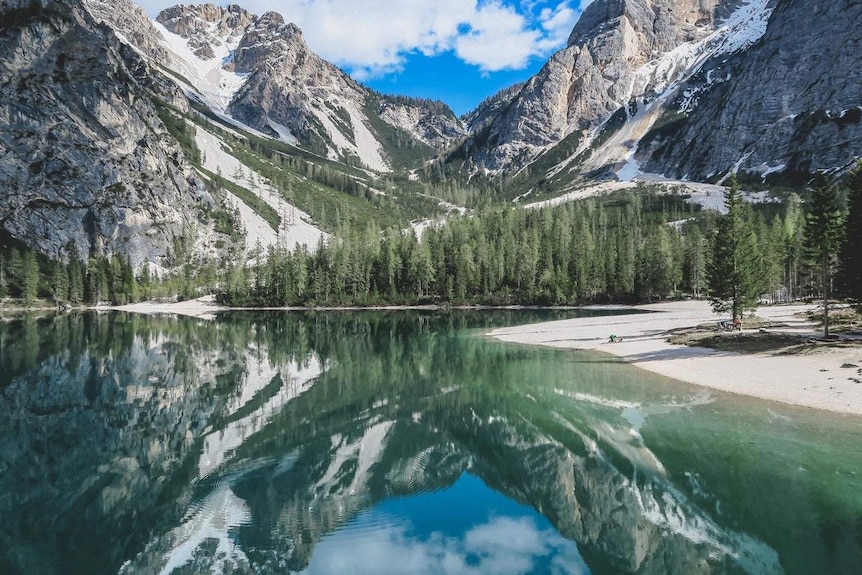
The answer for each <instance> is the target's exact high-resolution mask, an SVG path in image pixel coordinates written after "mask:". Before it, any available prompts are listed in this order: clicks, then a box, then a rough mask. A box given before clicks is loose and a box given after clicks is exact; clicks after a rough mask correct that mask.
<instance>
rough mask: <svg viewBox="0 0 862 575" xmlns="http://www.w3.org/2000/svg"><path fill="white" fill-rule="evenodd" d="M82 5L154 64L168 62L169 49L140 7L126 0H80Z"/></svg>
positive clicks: (165, 63)
mask: <svg viewBox="0 0 862 575" xmlns="http://www.w3.org/2000/svg"><path fill="white" fill-rule="evenodd" d="M84 7H85V8H86V9H87V11H88V12H90V14H91V15H92V16H93V17H94V18H95V19H96V21H98V22H104V23H105V24H107V25H108V26H110V27H111V28H113V29H114V31H115V32H116V33H117V34H118V36H119V37H120V40H122V41H124V42H125V43H127V44H131V45H132V46H135V47H136V48H137V49H138V50H140V51H141V53H142V54H143V55H144V57H146V58H150V59H152V61H153V62H155V63H156V64H158V65H161V66H167V65H168V64H169V63H170V53H169V52H168V50H167V49H166V48H165V47H164V46H163V45H162V43H163V42H164V40H163V39H162V38H161V36H159V35H158V33H157V32H156V31H155V30H153V25H152V24H151V23H150V19H149V18H148V17H147V14H146V13H145V12H144V11H143V9H142V8H141V7H140V6H138V5H137V4H132V3H131V2H128V1H119V2H111V1H109V0H84Z"/></svg>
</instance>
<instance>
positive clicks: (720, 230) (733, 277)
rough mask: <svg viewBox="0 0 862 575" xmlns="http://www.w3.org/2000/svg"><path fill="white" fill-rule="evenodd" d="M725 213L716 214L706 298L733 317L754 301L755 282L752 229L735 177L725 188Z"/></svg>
mask: <svg viewBox="0 0 862 575" xmlns="http://www.w3.org/2000/svg"><path fill="white" fill-rule="evenodd" d="M724 205H725V207H726V208H727V213H726V214H724V215H722V216H721V217H719V218H718V222H717V224H716V232H715V238H714V239H713V243H712V253H711V256H712V257H711V258H710V261H709V263H708V265H707V268H706V271H707V279H708V280H709V289H708V290H707V294H708V295H709V302H710V304H711V305H712V310H713V311H714V312H715V313H727V312H730V313H731V314H732V315H733V319H739V318H740V317H742V313H743V311H745V310H747V309H754V307H756V304H757V296H758V286H759V284H760V282H758V281H757V274H756V265H757V254H756V252H755V247H754V245H755V244H754V237H753V236H754V233H753V231H752V230H751V227H750V226H749V225H748V224H747V222H746V221H745V217H744V211H745V206H744V205H743V199H742V194H741V193H740V191H739V184H738V183H737V181H736V177H735V176H734V177H732V178H731V180H730V187H729V188H728V189H727V190H726V191H725V195H724Z"/></svg>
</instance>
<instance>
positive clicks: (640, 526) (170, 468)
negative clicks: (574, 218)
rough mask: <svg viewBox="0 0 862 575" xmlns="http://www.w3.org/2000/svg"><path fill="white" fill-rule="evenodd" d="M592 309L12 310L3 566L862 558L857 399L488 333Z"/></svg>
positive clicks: (3, 352)
mask: <svg viewBox="0 0 862 575" xmlns="http://www.w3.org/2000/svg"><path fill="white" fill-rule="evenodd" d="M579 313H587V312H578V311H499V310H498V311H475V312H463V311H459V312H454V311H453V312H418V311H398V312H379V311H378V312H302V313H258V312H235V313H225V314H222V315H220V316H219V318H218V319H217V320H215V321H210V322H208V321H203V320H197V319H190V318H173V317H147V316H139V315H132V314H122V313H81V314H69V315H61V316H56V317H47V318H36V317H24V318H22V319H18V320H15V321H9V322H5V323H0V543H2V546H0V573H3V574H9V575H11V574H18V573H27V574H35V573H39V574H48V575H50V574H88V575H93V574H108V573H110V574H154V575H155V574H163V573H164V574H169V573H174V574H191V573H233V574H241V573H243V574H244V573H288V572H291V573H292V572H298V573H309V574H319V573H339V574H342V573H369V574H371V573H374V574H384V573H488V574H507V573H513V574H514V573H584V574H586V573H595V574H603V573H656V574H664V573H684V574H689V573H751V574H760V573H764V574H773V573H774V574H779V573H788V574H791V573H800V574H802V573H804V574H816V573H848V574H850V573H853V574H856V573H860V572H862V418H858V417H849V416H841V415H834V414H825V413H821V412H817V411H814V410H807V409H801V408H794V407H790V406H784V405H781V404H776V403H770V402H765V401H759V400H754V399H748V398H741V397H736V396H731V395H726V394H721V393H718V392H714V391H711V390H707V389H703V388H698V387H694V386H689V385H686V384H683V383H680V382H675V381H673V380H669V379H666V378H663V377H660V376H656V375H653V374H650V373H648V372H644V371H641V370H639V369H637V368H634V367H632V366H629V365H625V364H621V363H620V362H619V361H617V360H615V359H613V358H611V357H608V356H604V355H599V354H594V353H586V352H571V351H561V350H550V349H537V348H530V347H522V346H516V345H508V344H502V343H499V342H496V341H493V340H491V339H488V338H485V337H483V336H482V334H483V333H484V332H486V331H487V330H488V329H490V328H492V327H499V326H503V325H517V324H525V323H531V322H536V321H544V320H552V319H563V318H567V317H573V316H575V315H577V314H579ZM593 313H597V312H593Z"/></svg>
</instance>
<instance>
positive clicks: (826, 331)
mask: <svg viewBox="0 0 862 575" xmlns="http://www.w3.org/2000/svg"><path fill="white" fill-rule="evenodd" d="M823 337H829V263H828V262H824V263H823Z"/></svg>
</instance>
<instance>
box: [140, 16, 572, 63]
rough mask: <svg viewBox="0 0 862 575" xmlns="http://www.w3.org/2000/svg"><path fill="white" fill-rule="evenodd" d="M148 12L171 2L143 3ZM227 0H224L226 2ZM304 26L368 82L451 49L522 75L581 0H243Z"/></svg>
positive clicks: (322, 51)
mask: <svg viewBox="0 0 862 575" xmlns="http://www.w3.org/2000/svg"><path fill="white" fill-rule="evenodd" d="M139 3H140V4H141V5H142V6H143V7H144V8H145V9H146V10H147V11H148V12H149V13H150V14H151V15H155V14H156V13H157V12H158V11H159V10H160V9H163V8H165V7H167V6H170V5H173V4H175V3H176V2H175V1H174V0H140V2H139ZM226 3H227V2H221V4H226ZM239 3H240V4H241V5H242V6H244V7H245V8H246V9H248V10H250V11H251V12H254V13H256V14H263V13H264V12H267V11H269V10H274V11H276V12H279V13H281V14H282V15H283V16H284V18H285V20H287V21H290V22H294V23H296V24H297V25H298V26H299V27H300V28H302V30H303V33H304V35H305V38H306V41H307V42H308V44H309V46H310V47H311V49H312V50H314V51H315V52H316V53H318V54H319V55H320V56H322V57H323V58H325V59H327V60H329V61H331V62H333V63H335V64H337V65H339V66H341V67H344V68H346V69H348V70H349V71H350V72H352V73H353V75H354V76H357V77H359V78H369V77H373V76H379V75H384V74H386V73H389V72H393V71H397V70H399V69H400V68H401V67H402V66H403V64H404V62H405V59H406V56H407V55H408V54H410V53H414V52H418V53H422V54H425V55H435V54H439V53H442V52H446V51H450V50H451V51H453V52H454V53H455V54H456V55H457V56H458V57H459V58H461V59H462V60H464V61H465V62H467V63H469V64H473V65H475V66H477V67H479V68H480V69H481V70H482V71H484V72H494V71H498V70H509V69H511V70H517V69H521V68H524V67H526V66H527V64H528V63H529V62H530V60H531V59H532V58H536V57H539V58H541V57H546V56H548V55H549V54H550V53H551V52H553V51H554V50H556V49H558V48H561V47H562V46H564V45H565V42H566V39H567V38H568V35H569V33H570V32H571V29H572V27H573V26H574V23H575V21H576V20H577V16H578V15H579V14H580V8H581V5H582V4H586V3H588V2H580V3H579V2H578V1H577V0H522V1H520V2H517V3H515V2H513V1H512V0H472V1H465V0H437V1H436V2H427V0H399V1H398V2H394V1H391V0H280V1H279V0H245V1H242V0H240V2H239Z"/></svg>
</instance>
